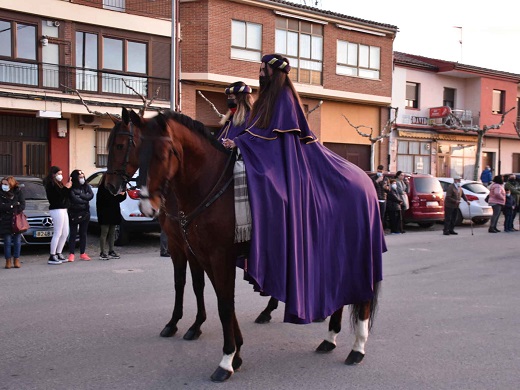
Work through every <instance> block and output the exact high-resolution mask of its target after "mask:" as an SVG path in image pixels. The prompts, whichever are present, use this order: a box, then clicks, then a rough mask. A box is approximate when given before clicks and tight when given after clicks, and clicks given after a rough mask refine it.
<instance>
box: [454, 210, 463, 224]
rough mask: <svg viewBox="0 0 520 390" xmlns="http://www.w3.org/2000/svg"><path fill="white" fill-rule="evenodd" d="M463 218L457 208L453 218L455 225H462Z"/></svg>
mask: <svg viewBox="0 0 520 390" xmlns="http://www.w3.org/2000/svg"><path fill="white" fill-rule="evenodd" d="M463 220H464V218H462V213H461V212H460V209H459V210H457V217H456V218H455V225H457V226H459V225H462V221H463Z"/></svg>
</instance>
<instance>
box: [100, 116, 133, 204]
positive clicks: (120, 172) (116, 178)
mask: <svg viewBox="0 0 520 390" xmlns="http://www.w3.org/2000/svg"><path fill="white" fill-rule="evenodd" d="M111 118H112V117H111ZM112 120H113V122H114V127H113V128H112V131H111V132H110V136H109V138H108V146H107V149H108V163H107V173H106V181H105V188H106V189H107V190H108V191H110V192H111V193H112V194H113V195H117V194H118V193H119V192H121V191H124V190H125V185H126V183H127V182H128V181H129V180H130V179H131V178H132V176H133V175H134V173H135V172H136V171H137V168H138V167H139V156H138V153H139V142H140V133H139V129H136V128H135V126H134V125H133V123H132V122H130V114H129V111H128V110H127V109H126V108H123V110H122V113H121V120H117V119H115V118H112Z"/></svg>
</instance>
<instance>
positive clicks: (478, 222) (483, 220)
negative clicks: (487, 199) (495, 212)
mask: <svg viewBox="0 0 520 390" xmlns="http://www.w3.org/2000/svg"><path fill="white" fill-rule="evenodd" d="M487 221H489V218H473V223H474V224H475V225H484V224H485V223H487Z"/></svg>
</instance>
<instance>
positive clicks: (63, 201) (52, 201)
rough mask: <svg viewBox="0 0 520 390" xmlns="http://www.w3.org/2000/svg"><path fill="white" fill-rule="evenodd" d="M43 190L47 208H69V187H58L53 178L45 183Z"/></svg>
mask: <svg viewBox="0 0 520 390" xmlns="http://www.w3.org/2000/svg"><path fill="white" fill-rule="evenodd" d="M45 192H46V193H47V200H48V201H49V210H55V209H68V208H69V192H70V189H69V188H67V187H65V186H62V187H60V186H59V185H58V184H56V183H55V182H54V180H49V181H48V182H47V183H46V184H45Z"/></svg>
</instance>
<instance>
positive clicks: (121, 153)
mask: <svg viewBox="0 0 520 390" xmlns="http://www.w3.org/2000/svg"><path fill="white" fill-rule="evenodd" d="M121 118H122V120H116V119H115V118H113V117H112V120H113V122H114V124H115V126H114V127H113V128H112V131H111V132H110V136H109V139H108V163H107V172H106V178H105V187H106V188H107V190H109V191H110V192H111V193H112V194H114V195H116V194H118V193H119V192H121V191H124V190H125V189H126V183H127V182H128V180H130V179H131V178H132V176H133V175H134V174H135V173H136V172H137V169H138V168H139V147H140V144H141V132H140V130H139V128H137V127H135V126H134V125H133V124H132V123H131V122H130V117H129V112H128V110H126V109H125V108H123V110H122V113H121ZM163 208H164V212H163V213H161V215H159V222H160V224H161V228H162V230H163V231H164V232H166V234H167V235H168V247H169V250H170V253H171V254H172V263H173V270H174V285H175V304H174V307H173V313H172V317H171V319H170V321H169V322H168V323H167V324H166V326H165V327H164V329H163V330H162V331H161V336H162V337H172V336H173V335H175V333H176V332H177V330H178V328H177V323H178V322H179V320H180V319H181V318H182V316H183V302H184V287H185V285H186V271H187V269H186V268H187V265H188V258H187V257H186V255H185V254H184V251H183V248H182V245H181V244H182V243H180V242H179V240H176V239H175V237H179V236H180V235H179V226H178V224H177V223H174V222H173V221H172V219H171V218H168V215H170V214H175V215H176V214H177V206H176V204H175V201H174V200H172V199H169V200H167V201H166V202H165V203H164V204H163ZM190 271H191V276H192V281H193V292H194V293H195V297H196V300H197V315H196V317H195V322H194V323H193V324H192V325H191V326H190V328H189V329H188V331H187V332H186V334H185V335H184V339H185V340H196V339H198V338H199V336H200V335H201V333H202V332H201V329H200V328H201V325H202V324H203V323H204V321H206V307H205V304H204V284H205V282H204V270H203V269H202V268H201V266H200V265H199V263H197V262H194V261H191V262H190Z"/></svg>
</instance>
